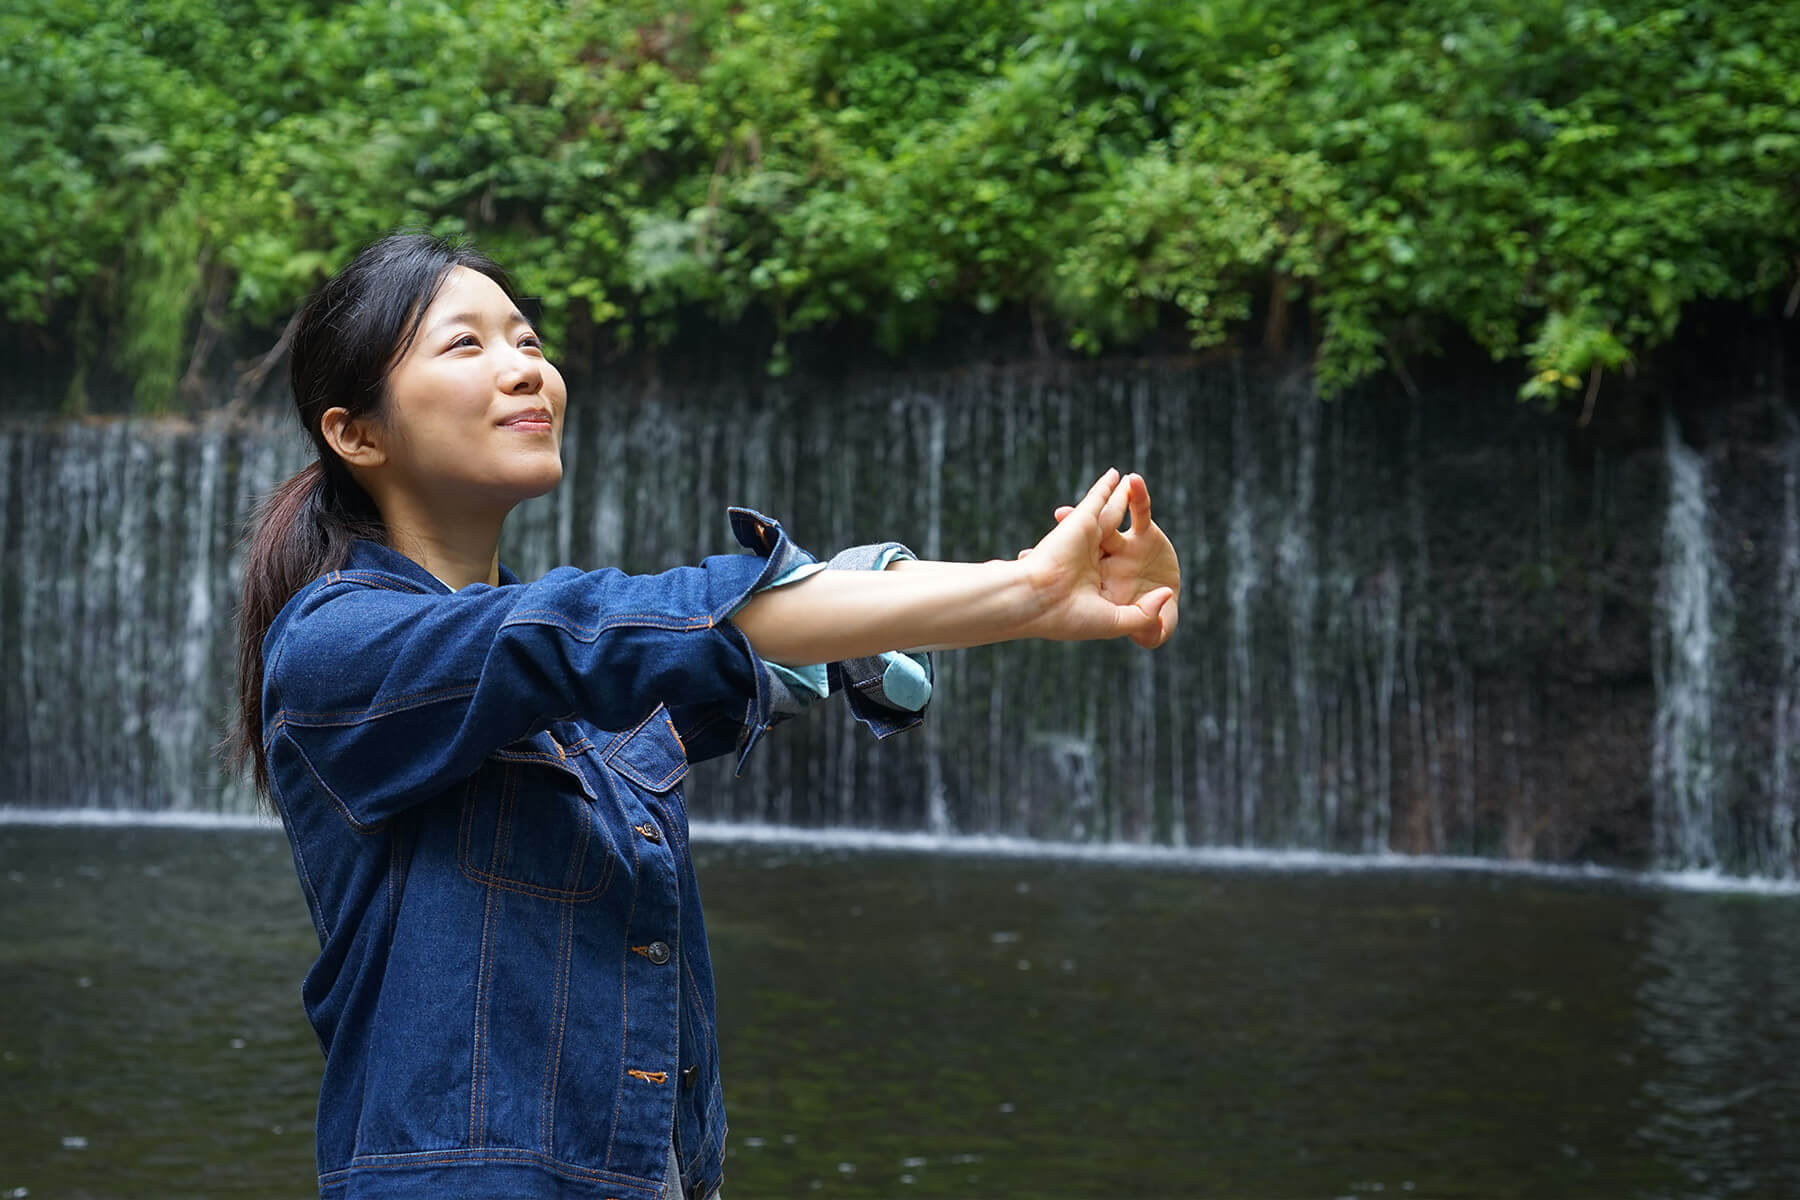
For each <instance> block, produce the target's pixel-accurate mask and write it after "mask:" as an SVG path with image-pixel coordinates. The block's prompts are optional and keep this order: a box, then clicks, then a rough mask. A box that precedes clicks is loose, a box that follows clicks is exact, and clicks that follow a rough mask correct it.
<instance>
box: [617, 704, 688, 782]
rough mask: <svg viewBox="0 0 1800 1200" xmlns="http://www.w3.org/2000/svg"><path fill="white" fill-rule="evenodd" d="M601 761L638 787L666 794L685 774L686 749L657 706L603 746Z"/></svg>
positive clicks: (660, 708) (665, 711) (686, 769)
mask: <svg viewBox="0 0 1800 1200" xmlns="http://www.w3.org/2000/svg"><path fill="white" fill-rule="evenodd" d="M602 761H604V762H605V763H606V765H607V766H609V767H611V768H612V769H613V770H615V771H617V772H618V773H619V774H621V775H623V776H625V778H627V779H629V780H631V781H632V782H633V783H635V784H637V785H638V786H639V787H643V788H648V789H649V790H650V791H653V792H666V791H668V790H669V789H670V788H672V787H674V786H675V785H676V784H678V783H680V782H681V781H682V779H683V778H684V777H686V775H687V772H688V759H687V748H686V747H685V746H683V745H682V744H681V738H680V737H679V736H678V735H677V734H676V732H675V723H674V722H673V721H671V720H669V712H668V710H667V709H666V708H663V707H662V706H660V705H658V706H657V709H656V711H655V712H653V713H651V714H650V716H649V718H648V719H647V720H646V721H645V722H644V723H643V724H642V725H639V726H638V727H637V728H636V729H634V730H632V731H631V732H630V733H628V734H625V735H624V736H623V737H620V738H619V739H618V740H617V741H615V742H614V743H613V744H612V745H611V746H609V747H607V750H606V753H605V754H604V755H603V756H602Z"/></svg>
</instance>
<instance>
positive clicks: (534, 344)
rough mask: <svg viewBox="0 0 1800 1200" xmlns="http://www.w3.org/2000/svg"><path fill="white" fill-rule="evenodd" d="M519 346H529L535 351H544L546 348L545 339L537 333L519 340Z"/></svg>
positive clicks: (529, 334)
mask: <svg viewBox="0 0 1800 1200" xmlns="http://www.w3.org/2000/svg"><path fill="white" fill-rule="evenodd" d="M519 345H521V346H529V347H531V348H532V349H533V350H542V349H543V348H544V339H543V338H541V337H539V336H538V335H537V334H535V333H528V334H526V335H525V336H524V337H522V338H520V339H519Z"/></svg>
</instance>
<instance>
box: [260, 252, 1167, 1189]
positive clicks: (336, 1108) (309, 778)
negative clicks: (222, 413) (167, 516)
mask: <svg viewBox="0 0 1800 1200" xmlns="http://www.w3.org/2000/svg"><path fill="white" fill-rule="evenodd" d="M292 381H293V387H294V398H295V402H296V404H297V405H298V408H299V413H300V419H301V422H302V423H303V424H304V425H305V427H306V430H307V433H308V434H309V435H310V437H311V438H312V441H313V444H314V447H315V449H316V450H317V452H318V461H317V462H316V463H314V464H313V465H311V466H309V467H308V468H307V469H306V470H304V471H302V472H301V473H300V474H299V475H297V476H295V477H294V478H293V479H291V480H289V481H288V482H287V483H285V484H284V485H282V486H281V487H280V488H278V489H277V490H276V491H275V492H274V493H273V494H272V495H271V496H270V497H268V498H267V499H266V500H265V501H264V502H263V504H262V505H261V507H260V508H259V510H258V513H257V518H256V526H255V531H254V533H253V535H252V541H251V549H250V555H249V560H248V565H247V572H246V578H245V582H244V602H243V608H242V611H241V615H240V631H239V638H240V641H239V650H240V654H239V683H240V685H241V694H242V696H243V698H244V703H243V712H242V714H241V717H240V724H239V728H238V730H237V733H238V737H239V741H240V748H241V751H242V754H243V757H244V758H247V759H248V760H249V761H250V763H251V765H252V766H253V769H254V774H255V778H256V781H257V784H258V786H259V788H261V789H262V790H263V792H264V793H265V794H266V795H267V796H268V797H269V799H270V801H271V803H272V805H273V807H274V808H275V810H276V811H277V812H278V813H279V815H280V817H281V820H282V823H283V825H284V826H285V828H286V830H287V833H288V838H289V840H290V843H291V845H292V848H293V854H294V865H295V868H296V871H297V873H298V875H299V879H300V884H301V888H302V891H303V892H304V893H305V896H306V901H307V905H308V907H309V909H310V910H311V914H312V918H313V921H314V924H315V926H316V928H317V932H318V935H319V943H320V950H321V952H320V955H319V959H318V961H317V963H316V964H315V965H314V967H313V968H312V970H311V971H310V972H309V973H308V975H307V977H306V980H305V982H304V984H303V985H302V996H303V1000H304V1002H305V1006H306V1011H307V1016H308V1017H309V1019H310V1020H311V1021H312V1024H313V1027H314V1029H315V1030H317V1032H318V1035H319V1041H320V1045H321V1046H322V1048H323V1049H324V1052H325V1071H324V1079H323V1083H322V1086H321V1089H320V1096H319V1112H318V1123H317V1137H318V1159H319V1189H320V1194H321V1196H326V1197H344V1198H350V1197H357V1198H361V1197H378V1196H440V1195H441V1196H452V1195H455V1196H483V1197H499V1196H508V1197H540V1196H542V1197H549V1196H557V1197H563V1196H567V1197H606V1196H611V1197H625V1198H636V1200H657V1198H658V1197H661V1196H671V1197H673V1196H682V1197H707V1196H711V1195H713V1194H714V1193H715V1192H716V1191H717V1189H718V1186H719V1183H720V1179H721V1174H722V1171H721V1163H722V1160H723V1155H724V1136H725V1116H724V1104H723V1100H722V1098H721V1093H720V1086H719V1071H718V1064H717V1045H716V1041H715V1034H714V1022H713V1014H714V1008H713V983H712V974H711V969H710V964H709V960H708V957H707V949H706V934H705V927H704V925H703V923H702V919H701V911H700V898H699V892H698V890H697V888H696V886H695V883H694V877H693V867H692V863H691V861H690V859H689V855H688V846H687V815H686V809H685V807H684V805H683V801H682V797H681V791H680V787H679V785H680V782H681V780H682V777H683V776H684V775H685V774H686V772H687V767H688V764H689V763H690V762H692V761H696V760H698V759H701V758H705V757H708V756H712V755H716V754H721V753H725V752H727V751H730V750H733V749H734V748H735V751H736V753H737V755H738V759H739V762H740V764H741V762H742V760H743V757H744V756H745V755H746V754H748V753H749V751H750V749H751V748H752V747H753V746H754V745H755V743H756V741H757V740H758V739H759V738H760V737H761V736H762V734H763V733H764V732H765V731H767V729H768V728H769V727H770V726H771V725H773V724H775V723H777V722H778V721H779V720H781V719H783V718H784V717H786V716H788V715H791V714H793V713H795V712H798V711H799V710H800V709H802V708H804V707H805V706H806V704H807V703H808V702H809V701H811V700H813V699H815V698H817V697H819V696H822V695H824V694H827V693H828V692H830V691H832V690H843V691H844V692H845V693H846V698H847V700H848V702H849V704H850V706H851V708H852V711H853V712H855V714H856V715H857V716H858V717H859V718H860V719H861V720H862V721H863V722H864V723H865V724H867V725H868V726H869V727H870V728H871V729H873V730H874V731H875V732H876V733H877V734H878V735H885V734H887V733H891V732H894V731H895V730H898V729H902V728H905V727H907V726H909V725H912V724H916V723H917V722H918V721H919V720H920V719H921V716H920V710H922V708H923V706H924V703H925V700H926V699H927V697H928V693H929V671H928V668H926V667H925V666H924V665H923V663H924V661H925V660H924V659H923V656H922V654H921V655H919V656H918V657H908V656H905V655H902V654H899V653H897V652H903V651H909V650H911V651H919V650H921V649H922V648H929V647H938V646H972V645H979V644H983V643H989V642H998V641H1004V640H1009V639H1014V638H1024V637H1039V638H1054V639H1065V640H1068V639H1081V638H1105V637H1120V636H1128V637H1131V638H1132V639H1133V640H1135V641H1137V642H1138V643H1139V644H1140V645H1143V646H1146V647H1153V646H1157V645H1160V644H1161V643H1162V642H1163V641H1165V640H1166V639H1167V638H1168V637H1169V635H1170V633H1172V632H1173V630H1174V628H1175V624H1176V600H1175V593H1176V592H1177V591H1178V589H1179V572H1178V568H1177V565H1176V560H1175V555H1174V552H1173V550H1172V549H1171V547H1170V545H1169V542H1168V539H1167V538H1166V537H1164V536H1163V534H1162V532H1161V530H1159V529H1157V527H1156V526H1155V524H1154V523H1153V522H1152V521H1151V519H1150V507H1149V495H1148V493H1147V491H1146V490H1145V487H1144V483H1143V480H1142V479H1140V478H1138V477H1136V476H1129V477H1123V478H1121V477H1120V476H1119V474H1118V473H1117V472H1116V471H1109V472H1107V474H1106V475H1104V476H1102V477H1101V478H1100V479H1099V480H1098V481H1097V482H1096V483H1095V484H1094V486H1093V488H1092V489H1091V490H1090V491H1089V492H1088V493H1087V495H1086V497H1085V498H1084V499H1082V501H1081V502H1080V503H1079V504H1078V505H1075V506H1073V507H1072V508H1065V509H1060V510H1058V513H1057V516H1058V518H1059V523H1058V524H1057V526H1056V527H1055V528H1054V529H1053V530H1052V531H1051V532H1050V533H1049V534H1048V535H1046V536H1045V537H1044V539H1043V540H1042V541H1041V542H1039V543H1038V545H1037V546H1036V547H1034V548H1033V549H1032V550H1030V551H1027V552H1025V553H1024V554H1021V555H1020V557H1019V558H1018V559H1017V560H1010V561H992V562H986V563H928V562H919V561H917V560H915V559H914V558H913V557H912V556H911V555H910V554H909V553H908V552H906V550H905V548H904V547H901V546H899V545H898V544H895V543H888V544H885V545H882V546H875V547H859V548H857V549H856V550H853V551H849V552H846V553H845V554H843V555H840V556H839V557H838V558H837V559H835V560H833V564H832V565H836V566H838V567H842V568H850V567H858V568H865V569H854V570H852V569H839V570H826V569H823V568H822V566H821V565H820V564H818V563H816V562H815V560H814V559H813V558H812V556H811V555H809V554H807V553H806V552H805V551H804V550H801V549H800V548H799V547H798V546H796V545H795V544H794V543H793V542H792V541H791V540H790V539H789V537H788V535H787V533H786V532H785V531H784V530H783V529H782V527H781V526H780V524H779V523H777V522H776V521H774V520H771V519H769V518H767V517H763V516H761V515H760V514H757V513H754V512H750V511H749V510H744V509H734V510H732V513H731V523H732V528H733V530H734V532H735V533H736V536H737V538H738V540H739V541H740V542H741V543H743V545H744V546H746V547H748V548H749V549H750V550H751V551H753V553H751V554H736V555H726V556H720V557H714V558H708V559H707V560H706V561H705V562H703V563H702V564H701V565H700V566H698V567H684V568H679V569H676V570H673V571H667V572H664V573H662V574H659V575H652V576H638V577H632V576H626V575H623V574H621V573H619V572H617V571H612V570H604V571H595V572H591V573H583V572H579V571H576V570H574V569H572V568H567V567H563V568H558V569H557V570H554V571H551V572H550V573H549V574H548V575H546V576H544V577H543V578H542V579H540V580H537V581H536V582H533V583H529V584H526V583H521V582H520V581H519V580H518V579H516V578H515V577H514V576H513V575H512V574H511V573H510V572H509V571H507V569H506V568H505V567H503V566H501V565H500V562H499V558H498V546H499V540H500V529H501V525H502V523H503V522H504V521H505V519H506V516H507V513H508V512H510V511H511V509H512V508H513V506H514V505H516V504H518V503H519V502H520V501H521V500H525V499H528V498H530V497H532V496H536V495H540V494H542V493H543V492H545V491H548V490H549V489H550V488H552V487H554V486H555V485H556V483H557V481H558V480H559V479H560V478H561V476H562V461H561V455H560V444H561V433H562V421H563V409H564V401H565V390H564V386H563V381H562V377H561V376H560V375H559V374H558V373H557V371H556V368H555V367H553V366H552V365H551V364H550V362H549V360H548V359H547V358H546V357H545V355H544V350H543V346H542V344H541V343H540V342H539V340H538V338H537V336H536V335H535V334H534V333H533V332H532V329H531V325H530V323H529V322H528V321H527V320H526V319H525V318H524V316H523V315H521V314H520V313H519V311H518V308H517V306H516V304H515V302H514V297H513V293H512V290H511V287H510V285H509V284H508V282H507V279H506V276H505V275H504V274H503V273H502V272H501V271H500V270H499V268H498V267H496V266H495V265H494V264H493V263H492V262H490V261H489V260H488V259H486V258H485V257H483V256H481V255H480V254H478V253H476V252H475V251H473V250H471V249H469V248H467V247H464V246H457V245H454V244H450V243H446V242H443V241H440V240H437V239H433V238H430V237H426V236H424V235H416V234H414V235H396V236H393V237H389V238H385V239H383V240H381V241H379V242H376V243H375V244H373V245H371V246H370V247H368V248H367V249H365V250H364V251H363V252H362V253H361V254H359V255H358V256H357V258H356V259H355V260H354V261H353V262H352V263H351V264H350V265H349V266H348V267H346V268H345V269H344V271H343V272H341V273H340V274H339V275H337V276H336V277H335V278H333V279H332V280H331V281H330V282H329V283H327V284H326V285H325V286H324V287H323V288H322V289H321V290H320V291H319V292H318V293H317V294H316V295H314V296H313V297H312V298H311V299H310V300H309V301H308V303H307V305H306V306H305V308H304V310H303V311H302V314H301V317H300V320H299V323H298V326H297V330H296V334H295V338H294V343H293V362H292ZM1127 513H1129V515H1130V530H1129V532H1121V531H1120V526H1121V524H1122V523H1123V522H1124V520H1125V518H1126V515H1127ZM869 568H873V569H869Z"/></svg>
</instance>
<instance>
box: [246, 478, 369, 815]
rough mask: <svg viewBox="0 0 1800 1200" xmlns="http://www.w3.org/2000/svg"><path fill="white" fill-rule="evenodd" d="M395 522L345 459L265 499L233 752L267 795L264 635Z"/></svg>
mask: <svg viewBox="0 0 1800 1200" xmlns="http://www.w3.org/2000/svg"><path fill="white" fill-rule="evenodd" d="M386 536H387V527H386V525H385V524H383V522H382V519H381V513H380V512H379V511H378V510H377V509H376V508H375V505H374V504H373V503H372V502H371V501H370V500H369V498H368V495H367V493H365V492H364V491H363V490H362V488H360V487H358V486H357V485H356V483H355V482H354V481H353V480H351V479H350V478H349V476H348V474H347V473H346V472H344V471H343V469H342V468H341V467H339V469H337V470H335V471H327V470H326V468H325V466H324V465H323V463H318V462H315V463H313V464H312V465H311V466H309V467H307V468H306V469H305V470H303V471H301V472H299V473H298V474H297V475H294V476H293V477H292V478H290V479H289V480H288V481H287V482H286V483H283V484H282V485H281V486H280V487H277V488H276V489H275V490H274V491H272V492H270V493H268V494H267V495H266V496H264V497H263V498H262V499H261V501H259V502H258V503H257V506H256V511H255V513H254V514H253V515H252V516H251V519H250V532H249V535H248V537H247V538H246V543H247V546H248V554H247V555H246V558H245V563H244V594H243V599H242V602H241V603H240V604H239V606H238V629H237V634H238V653H237V682H238V716H237V723H236V726H235V727H234V729H233V731H232V737H231V739H230V742H229V745H228V748H227V753H228V755H229V756H230V761H231V764H232V765H233V766H234V767H236V768H237V769H238V770H240V771H241V770H243V769H244V767H246V766H248V767H250V768H251V773H252V777H253V778H254V780H255V783H256V790H257V793H258V794H259V795H262V796H267V795H268V794H269V764H268V756H267V755H266V754H265V752H264V749H263V727H262V725H263V711H262V684H263V639H264V638H265V637H267V636H268V633H269V626H270V625H272V624H274V623H275V617H276V615H277V614H279V613H280V612H281V610H282V608H284V607H285V606H286V605H287V602H288V601H289V600H292V599H293V598H294V594H295V593H296V592H298V591H299V590H300V589H301V588H303V587H305V586H306V585H307V584H308V583H311V582H312V581H313V580H315V579H317V578H318V577H319V576H321V575H324V574H326V573H328V572H331V571H336V570H338V569H339V568H341V567H342V566H343V565H344V563H345V561H346V560H347V559H348V558H349V556H350V544H351V543H352V542H354V541H355V540H356V539H357V538H369V539H371V540H374V541H382V540H385V538H386Z"/></svg>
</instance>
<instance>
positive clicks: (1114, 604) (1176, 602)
mask: <svg viewBox="0 0 1800 1200" xmlns="http://www.w3.org/2000/svg"><path fill="white" fill-rule="evenodd" d="M1127 512H1129V513H1130V514H1131V529H1130V530H1129V531H1121V530H1120V528H1119V526H1120V524H1121V523H1122V522H1123V521H1124V518H1125V515H1126V513H1127ZM1056 520H1057V526H1056V528H1055V529H1053V530H1051V531H1050V532H1049V533H1048V534H1046V535H1045V536H1044V538H1043V540H1042V541H1040V542H1038V544H1037V545H1036V546H1034V547H1032V548H1031V549H1030V550H1026V551H1022V552H1021V553H1020V555H1019V557H1020V558H1021V559H1024V560H1025V563H1024V565H1025V566H1026V568H1027V570H1028V572H1029V574H1030V577H1031V580H1032V584H1033V587H1034V589H1035V590H1036V592H1037V594H1038V595H1039V597H1041V600H1042V603H1043V604H1044V606H1045V611H1044V613H1043V615H1042V616H1041V617H1040V618H1039V623H1040V629H1041V631H1040V632H1039V634H1038V636H1041V637H1049V638H1057V639H1062V640H1077V639H1084V638H1105V637H1119V636H1128V637H1130V638H1131V640H1132V641H1134V642H1136V643H1137V644H1138V645H1140V646H1143V647H1146V648H1154V647H1157V646H1160V645H1162V644H1163V643H1164V642H1166V641H1168V640H1169V637H1170V635H1171V634H1173V633H1174V632H1175V626H1176V624H1177V622H1178V621H1179V620H1180V593H1181V564H1180V562H1179V561H1178V560H1177V558H1176V556H1175V547H1174V546H1173V545H1171V544H1170V542H1169V539H1168V535H1166V534H1165V533H1163V531H1162V530H1161V529H1160V528H1158V526H1157V525H1156V523H1155V522H1154V521H1152V520H1151V519H1150V490H1149V488H1148V486H1147V485H1146V484H1145V483H1144V479H1143V476H1141V475H1135V474H1134V475H1127V476H1124V477H1123V478H1121V477H1120V476H1119V473H1118V472H1117V471H1108V472H1107V473H1106V474H1104V475H1102V476H1101V477H1100V478H1099V480H1097V481H1096V482H1095V484H1094V486H1093V487H1091V488H1089V489H1088V494H1087V495H1086V496H1085V497H1083V499H1082V501H1081V503H1080V504H1077V505H1073V506H1068V505H1065V506H1063V507H1061V508H1058V509H1057V510H1056Z"/></svg>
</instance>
